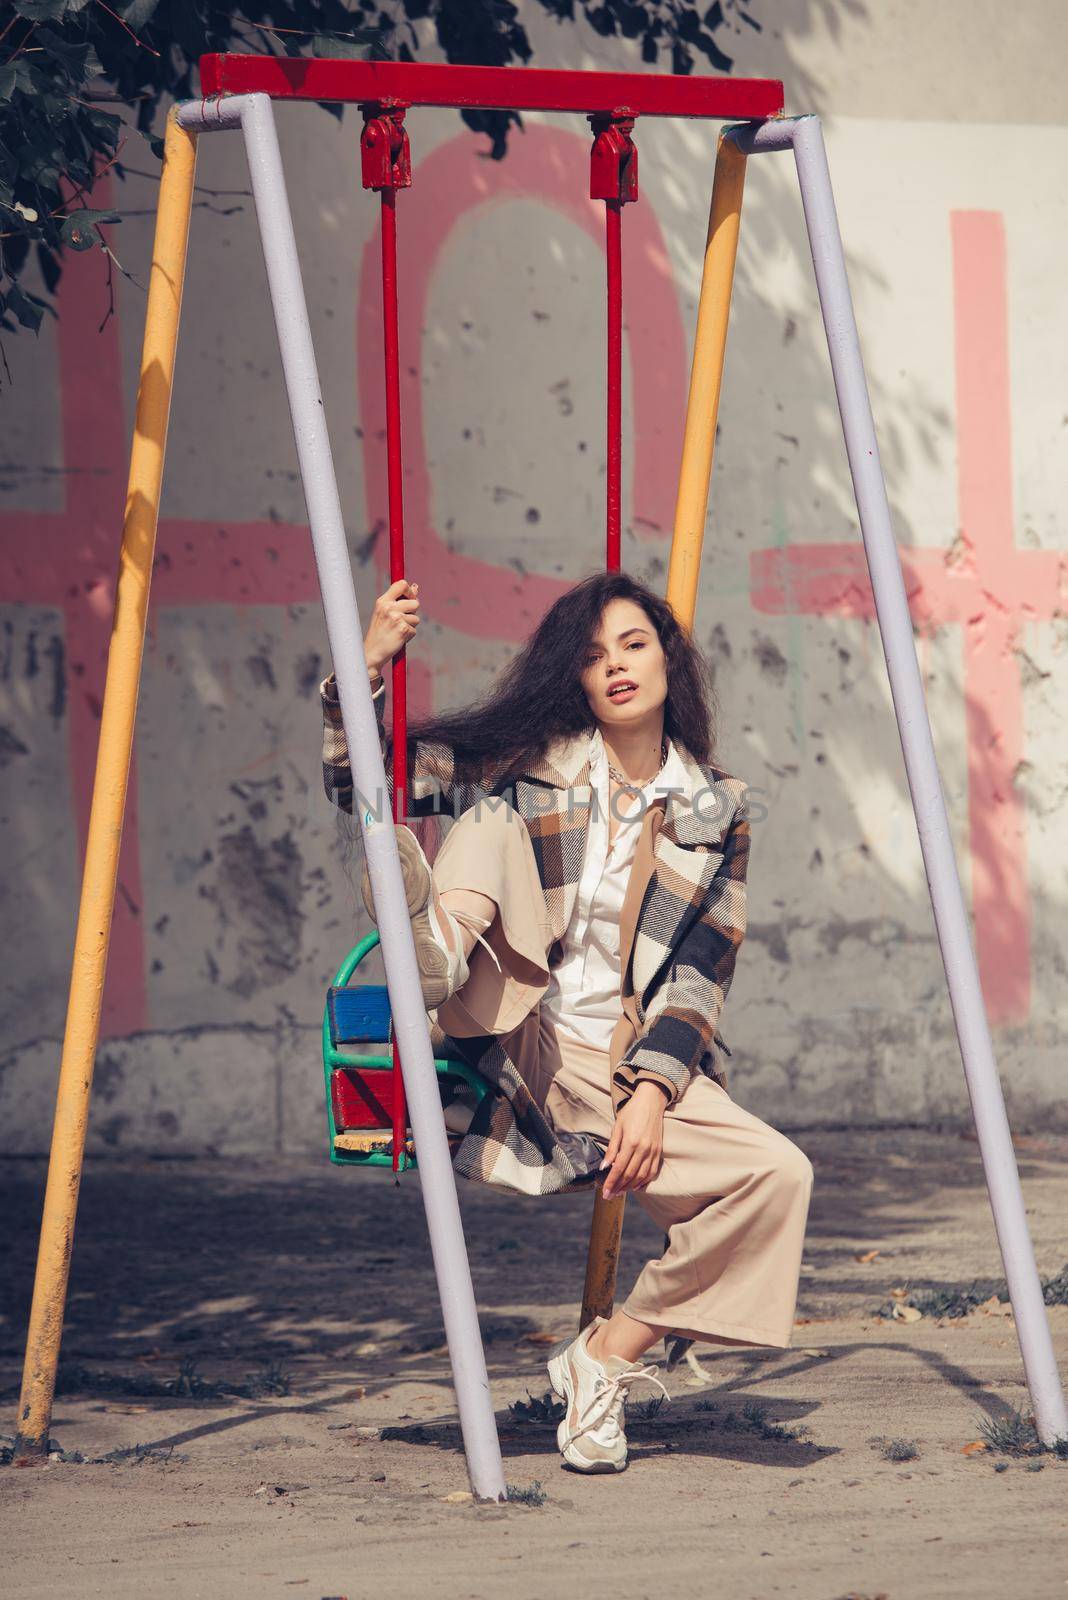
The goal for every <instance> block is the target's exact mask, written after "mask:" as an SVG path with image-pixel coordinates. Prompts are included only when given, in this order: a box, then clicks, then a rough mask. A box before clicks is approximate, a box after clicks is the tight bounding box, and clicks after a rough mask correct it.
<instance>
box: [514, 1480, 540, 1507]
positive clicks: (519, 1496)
mask: <svg viewBox="0 0 1068 1600" xmlns="http://www.w3.org/2000/svg"><path fill="white" fill-rule="evenodd" d="M508 1498H509V1500H515V1501H518V1503H519V1504H520V1505H523V1506H543V1505H544V1504H545V1502H546V1500H548V1498H549V1496H548V1495H547V1494H546V1493H545V1490H544V1489H543V1488H542V1486H541V1479H540V1478H535V1479H534V1482H533V1484H532V1485H531V1487H530V1488H529V1489H524V1488H522V1487H521V1486H520V1485H519V1484H518V1483H510V1484H509V1485H508Z"/></svg>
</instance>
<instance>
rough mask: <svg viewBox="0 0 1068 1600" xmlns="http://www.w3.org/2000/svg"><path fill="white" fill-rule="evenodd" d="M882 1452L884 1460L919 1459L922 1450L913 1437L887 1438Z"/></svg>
mask: <svg viewBox="0 0 1068 1600" xmlns="http://www.w3.org/2000/svg"><path fill="white" fill-rule="evenodd" d="M881 1454H882V1457H883V1460H884V1461H918V1460H919V1455H920V1451H919V1447H918V1446H917V1444H916V1443H915V1441H914V1440H912V1439H887V1440H885V1441H884V1443H883V1445H882V1450H881Z"/></svg>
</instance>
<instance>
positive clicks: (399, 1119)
mask: <svg viewBox="0 0 1068 1600" xmlns="http://www.w3.org/2000/svg"><path fill="white" fill-rule="evenodd" d="M362 109H363V119H364V129H363V134H362V137H361V139H360V157H361V165H362V169H363V186H364V188H365V189H377V190H378V191H379V192H380V194H381V197H382V346H383V352H384V356H385V400H386V405H385V410H386V483H387V491H388V504H389V581H390V582H391V583H396V581H397V579H398V578H403V577H404V575H405V574H404V458H403V454H402V451H401V403H400V336H399V318H398V309H397V190H398V189H408V188H410V187H411V182H412V163H411V151H410V148H409V144H408V135H407V133H406V132H405V128H404V111H405V107H404V106H403V105H401V104H400V103H398V102H386V101H383V102H381V103H378V104H375V105H365V106H364V107H363V108H362ZM406 666H407V652H406V650H403V649H402V650H398V652H397V654H396V655H395V656H394V658H393V673H392V690H393V796H392V809H393V820H394V822H403V820H404V818H405V817H406V816H407V814H408V806H407V798H408V694H407V689H408V681H407V671H406ZM392 1053H393V1171H394V1172H396V1171H397V1170H398V1168H399V1167H400V1161H401V1153H402V1151H403V1149H404V1142H405V1137H406V1135H407V1132H408V1106H407V1102H406V1100H405V1096H404V1078H403V1076H402V1073H401V1060H400V1054H399V1052H398V1050H397V1044H396V1040H394V1042H393V1052H392Z"/></svg>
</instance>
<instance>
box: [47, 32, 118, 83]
mask: <svg viewBox="0 0 1068 1600" xmlns="http://www.w3.org/2000/svg"><path fill="white" fill-rule="evenodd" d="M34 43H35V44H37V45H39V46H40V48H41V49H42V50H43V51H44V52H45V54H46V55H49V56H51V57H52V59H53V61H58V62H60V63H61V65H63V66H64V67H66V69H67V71H68V72H69V73H71V75H72V76H75V77H77V78H79V79H85V78H92V77H95V76H96V75H97V73H98V72H101V71H102V70H103V68H102V67H101V65H100V60H99V58H98V56H97V53H96V51H95V50H94V49H93V47H92V45H91V44H88V43H82V44H73V43H72V42H71V41H70V40H69V39H64V37H63V35H62V34H59V33H56V31H55V29H53V28H38V29H37V32H36V33H35V35H34Z"/></svg>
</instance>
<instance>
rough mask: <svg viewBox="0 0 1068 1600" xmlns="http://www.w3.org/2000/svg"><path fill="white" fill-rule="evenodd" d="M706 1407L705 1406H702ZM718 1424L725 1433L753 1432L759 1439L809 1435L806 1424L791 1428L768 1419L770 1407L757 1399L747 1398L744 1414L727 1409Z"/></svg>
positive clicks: (786, 1438)
mask: <svg viewBox="0 0 1068 1600" xmlns="http://www.w3.org/2000/svg"><path fill="white" fill-rule="evenodd" d="M700 1409H702V1410H703V1409H704V1407H700ZM718 1426H719V1427H721V1428H722V1429H723V1430H724V1432H725V1433H753V1434H755V1435H756V1436H757V1438H758V1439H774V1440H778V1441H785V1440H793V1441H797V1440H802V1439H804V1438H806V1437H807V1435H808V1431H809V1430H808V1429H807V1428H806V1427H804V1426H800V1427H796V1428H790V1427H787V1426H786V1425H785V1424H784V1423H781V1422H769V1421H768V1408H767V1406H765V1405H761V1404H760V1402H759V1401H757V1400H747V1401H746V1402H745V1404H744V1405H743V1406H742V1414H741V1416H738V1414H737V1412H734V1411H727V1412H725V1413H724V1415H723V1416H722V1417H721V1418H720V1419H719V1421H718Z"/></svg>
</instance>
